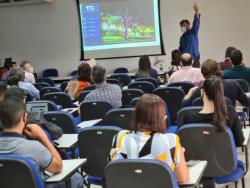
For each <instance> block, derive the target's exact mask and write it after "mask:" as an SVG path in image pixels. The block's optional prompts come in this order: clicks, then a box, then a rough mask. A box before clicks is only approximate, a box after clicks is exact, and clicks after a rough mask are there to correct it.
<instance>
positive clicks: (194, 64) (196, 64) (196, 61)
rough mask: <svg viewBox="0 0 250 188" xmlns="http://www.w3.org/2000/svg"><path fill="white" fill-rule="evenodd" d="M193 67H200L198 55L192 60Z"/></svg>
mask: <svg viewBox="0 0 250 188" xmlns="http://www.w3.org/2000/svg"><path fill="white" fill-rule="evenodd" d="M193 67H194V68H200V67H201V63H200V56H199V57H198V58H197V59H196V60H194V62H193Z"/></svg>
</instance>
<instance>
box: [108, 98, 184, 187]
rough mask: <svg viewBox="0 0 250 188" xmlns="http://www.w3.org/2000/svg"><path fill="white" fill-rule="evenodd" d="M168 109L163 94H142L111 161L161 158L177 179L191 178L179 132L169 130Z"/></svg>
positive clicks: (118, 141)
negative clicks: (167, 121) (129, 128)
mask: <svg viewBox="0 0 250 188" xmlns="http://www.w3.org/2000/svg"><path fill="white" fill-rule="evenodd" d="M165 109H166V106H165V103H164V101H163V100H162V99H161V98H160V97H158V96H156V95H152V94H145V95H143V96H142V97H141V99H140V100H139V101H138V103H137V105H136V109H135V112H134V119H133V124H132V127H131V130H129V131H128V130H123V131H121V132H120V133H119V134H118V135H116V136H115V138H114V142H113V147H112V150H111V154H110V155H111V160H116V159H136V158H137V159H138V158H143V159H145V158H146V159H156V160H160V161H162V162H164V163H166V164H167V165H169V166H170V167H171V168H172V170H173V171H174V173H175V175H176V178H177V181H178V182H180V183H184V182H187V180H188V169H187V165H186V162H185V157H184V148H182V146H181V144H180V140H179V137H178V136H177V135H175V134H169V133H166V126H167V125H166V111H165ZM128 148H129V149H128Z"/></svg>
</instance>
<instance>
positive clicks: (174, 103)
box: [153, 87, 185, 125]
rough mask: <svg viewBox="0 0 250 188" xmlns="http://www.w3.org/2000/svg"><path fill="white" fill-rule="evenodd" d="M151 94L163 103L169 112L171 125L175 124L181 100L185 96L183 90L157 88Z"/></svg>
mask: <svg viewBox="0 0 250 188" xmlns="http://www.w3.org/2000/svg"><path fill="white" fill-rule="evenodd" d="M153 94H155V95H158V96H159V97H161V98H162V99H163V100H164V101H165V103H166V105H167V107H168V110H169V114H170V118H171V125H174V124H176V120H177V112H178V111H179V110H180V109H181V103H182V99H183V98H184V96H185V94H184V92H183V90H182V89H179V88H175V87H173V88H171V87H167V88H158V89H156V90H154V92H153Z"/></svg>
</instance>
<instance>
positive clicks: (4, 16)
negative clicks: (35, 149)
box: [0, 0, 250, 75]
mask: <svg viewBox="0 0 250 188" xmlns="http://www.w3.org/2000/svg"><path fill="white" fill-rule="evenodd" d="M193 2H194V1H193V0H185V1H183V0H161V11H162V15H161V19H162V27H163V36H164V42H165V48H166V52H167V56H166V57H162V58H163V59H165V60H166V67H167V66H168V64H169V59H170V52H171V50H172V49H174V48H177V47H178V42H179V37H180V34H181V33H180V28H179V25H178V24H179V21H180V20H181V19H182V18H188V19H193V10H192V4H193ZM197 2H198V4H199V5H200V8H201V13H202V18H201V31H200V48H201V58H202V60H204V59H207V58H209V57H213V58H215V59H217V60H222V59H223V56H224V51H225V48H226V47H227V46H229V45H233V46H236V47H238V48H240V49H242V51H243V53H244V58H245V63H246V64H248V65H250V47H249V44H250V37H249V32H250V22H249V21H248V19H249V17H250V12H249V9H250V1H249V0H240V2H239V1H235V0H209V1H208V0H199V1H197ZM0 25H1V28H0V58H1V59H3V58H5V57H8V56H10V57H14V59H15V60H16V61H21V60H24V59H27V60H30V61H32V62H33V64H34V67H35V69H36V70H37V71H41V70H43V69H44V68H52V67H55V68H57V69H59V71H60V73H61V75H65V74H67V73H69V72H70V71H71V70H73V69H75V68H76V67H77V65H78V64H79V63H80V61H79V58H80V35H79V23H78V12H77V8H76V2H75V0H56V2H55V3H53V4H34V5H25V6H14V7H4V8H0ZM98 63H99V64H102V65H104V66H105V67H106V68H107V69H108V70H109V71H111V70H113V69H114V68H115V67H117V66H121V65H122V66H125V67H128V68H129V69H130V70H132V69H135V68H136V67H137V58H132V59H118V60H105V61H104V60H103V61H98Z"/></svg>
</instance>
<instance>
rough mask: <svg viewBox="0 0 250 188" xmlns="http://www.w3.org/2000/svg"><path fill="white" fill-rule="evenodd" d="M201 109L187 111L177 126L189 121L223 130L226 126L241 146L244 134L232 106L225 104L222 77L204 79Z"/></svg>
mask: <svg viewBox="0 0 250 188" xmlns="http://www.w3.org/2000/svg"><path fill="white" fill-rule="evenodd" d="M202 97H203V103H204V105H203V109H202V110H201V111H199V112H197V111H192V110H190V111H188V112H187V113H186V114H185V117H183V118H182V120H181V121H180V122H178V125H179V126H182V125H185V124H190V123H211V124H213V125H214V126H216V127H217V128H218V130H220V131H223V130H224V128H225V127H226V126H228V127H229V128H230V129H231V130H232V133H233V135H234V140H235V143H236V145H237V146H242V144H243V142H244V136H243V132H242V127H241V123H240V121H239V117H238V114H237V113H236V111H235V109H234V106H232V105H228V106H227V105H226V100H225V97H224V89H223V82H222V79H221V78H219V77H216V76H212V77H210V78H209V79H207V80H205V82H204V85H203V89H202Z"/></svg>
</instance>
